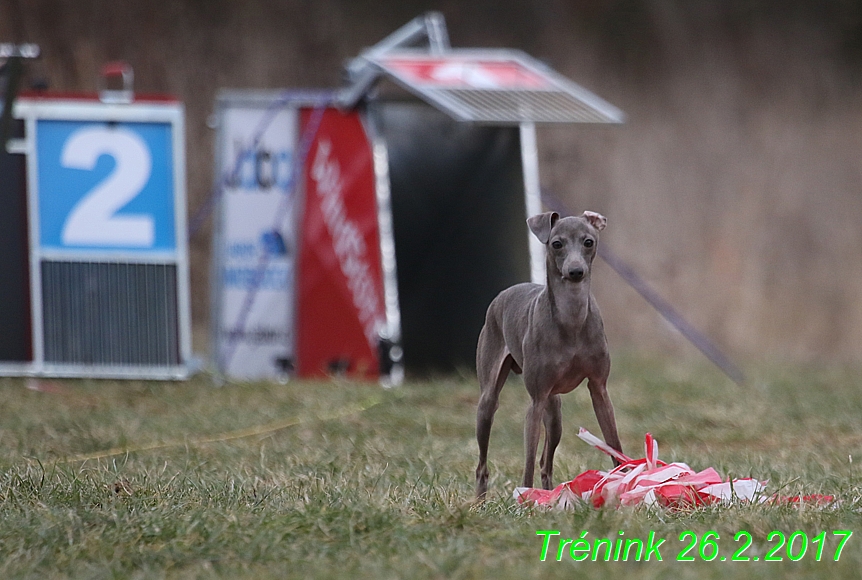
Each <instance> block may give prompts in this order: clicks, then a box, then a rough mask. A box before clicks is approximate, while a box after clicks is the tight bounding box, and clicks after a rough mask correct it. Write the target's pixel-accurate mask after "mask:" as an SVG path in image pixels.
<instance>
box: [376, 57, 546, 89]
mask: <svg viewBox="0 0 862 580" xmlns="http://www.w3.org/2000/svg"><path fill="white" fill-rule="evenodd" d="M380 64H382V65H383V66H384V67H385V68H386V69H387V70H388V71H389V72H390V73H392V74H394V75H395V76H397V77H400V78H401V79H402V80H403V81H406V82H408V83H410V84H413V85H416V86H421V87H427V88H439V89H480V90H499V89H506V90H542V89H550V88H553V85H552V83H551V82H549V81H548V79H546V78H545V77H544V76H542V75H541V74H539V73H537V72H534V71H533V70H531V69H529V68H527V67H526V66H524V65H523V64H521V63H520V62H518V61H516V60H511V59H505V60H495V59H487V58H485V59H483V58H467V57H462V56H459V57H456V58H434V57H424V56H416V57H403V56H398V57H390V58H385V57H384V58H382V59H380Z"/></svg>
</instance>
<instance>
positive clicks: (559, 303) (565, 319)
mask: <svg viewBox="0 0 862 580" xmlns="http://www.w3.org/2000/svg"><path fill="white" fill-rule="evenodd" d="M546 271H547V278H546V282H545V284H546V286H545V294H546V295H547V298H548V302H549V303H550V311H551V315H552V316H553V317H554V319H555V320H556V321H557V323H558V324H559V325H560V326H563V327H566V328H570V329H572V330H578V329H580V328H582V327H583V326H584V324H586V322H587V318H588V317H589V314H590V274H589V272H588V273H587V276H586V277H585V278H584V279H583V280H582V281H580V282H572V281H570V280H565V279H563V276H562V274H560V272H558V271H557V269H556V267H555V266H554V264H553V263H552V262H551V261H550V260H549V261H548V263H547V264H546Z"/></svg>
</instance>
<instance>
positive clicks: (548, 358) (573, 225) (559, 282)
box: [476, 211, 622, 498]
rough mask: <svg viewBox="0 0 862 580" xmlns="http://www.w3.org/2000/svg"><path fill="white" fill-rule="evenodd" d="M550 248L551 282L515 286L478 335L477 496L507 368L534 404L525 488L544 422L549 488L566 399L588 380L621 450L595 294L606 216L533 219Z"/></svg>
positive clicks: (484, 485) (527, 432) (527, 433)
mask: <svg viewBox="0 0 862 580" xmlns="http://www.w3.org/2000/svg"><path fill="white" fill-rule="evenodd" d="M527 224H528V225H529V227H530V230H531V231H532V232H533V234H534V235H535V236H536V237H537V238H538V239H539V240H540V241H541V242H542V243H543V244H545V246H546V252H547V258H546V269H547V283H546V284H545V285H544V286H543V285H541V284H529V283H526V284H517V285H515V286H512V287H510V288H507V289H506V290H503V291H502V292H501V293H500V294H499V295H497V297H496V298H495V299H494V300H493V301H492V302H491V305H490V306H489V307H488V313H487V315H486V317H485V325H484V326H483V327H482V332H481V333H480V334H479V344H478V347H477V349H476V369H477V373H478V375H479V386H480V389H481V394H480V397H479V406H478V409H477V412H476V439H477V441H478V443H479V465H478V466H477V467H476V497H478V498H483V497H484V496H485V494H486V492H487V491H488V463H487V462H488V441H489V439H490V436H491V424H492V423H493V422H494V413H495V412H496V411H497V407H498V406H499V402H498V401H499V396H500V390H501V389H502V388H503V384H504V383H505V382H506V377H507V376H508V375H509V371H514V372H515V373H518V374H521V373H523V376H524V385H525V386H526V388H527V392H528V393H529V394H530V398H531V399H532V402H531V403H530V406H529V408H528V409H527V418H526V422H525V424H524V450H525V453H526V461H525V463H524V478H523V482H522V485H523V487H533V475H534V471H535V464H536V448H537V446H538V444H539V435H540V434H541V433H540V431H541V426H542V422H544V425H545V447H544V450H543V451H542V458H541V460H540V466H541V472H542V487H544V488H545V489H551V487H552V479H553V472H554V451H555V450H556V448H557V445H558V444H559V442H560V437H561V435H562V414H561V407H560V395H561V394H564V393H568V392H570V391H572V390H573V389H574V388H575V387H577V386H578V385H579V384H581V382H582V381H583V380H584V379H587V380H588V383H587V384H588V387H589V390H590V397H591V399H592V401H593V409H594V411H595V413H596V418H597V419H598V422H599V427H600V428H601V430H602V435H603V436H604V438H605V442H606V443H608V445H610V446H611V447H613V448H614V449H617V450H619V451H622V446H621V445H620V440H619V436H618V435H617V426H616V421H615V419H614V408H613V405H612V404H611V400H610V397H609V396H608V392H607V380H608V373H609V372H610V368H611V361H610V357H609V356H608V345H607V339H606V338H605V331H604V325H603V324H602V318H601V314H600V313H599V308H598V306H597V304H596V301H595V299H594V298H593V295H592V293H591V292H590V270H591V268H592V264H593V259H594V258H595V256H596V250H597V248H598V243H599V232H600V231H601V230H603V229H604V228H605V226H606V225H607V219H606V218H605V217H604V216H602V215H601V214H598V213H595V212H590V211H587V212H584V214H583V215H581V216H579V217H566V218H562V219H560V216H559V215H558V214H557V213H556V212H548V213H543V214H540V215H536V216H533V217H531V218H530V219H528V220H527Z"/></svg>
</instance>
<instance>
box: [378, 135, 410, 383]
mask: <svg viewBox="0 0 862 580" xmlns="http://www.w3.org/2000/svg"><path fill="white" fill-rule="evenodd" d="M372 151H373V155H374V178H375V189H376V193H377V227H378V231H379V233H380V260H381V265H382V266H383V301H384V307H385V312H386V329H385V331H384V332H383V333H381V338H383V339H385V340H388V341H389V342H390V343H391V344H392V348H391V350H390V353H389V354H390V357H391V359H392V370H391V372H390V373H389V377H388V379H386V382H385V386H397V385H400V384H401V382H402V381H403V380H404V363H403V351H402V348H401V308H400V305H399V302H398V272H397V270H396V266H395V232H394V229H393V225H392V199H391V195H390V194H391V190H390V187H389V152H388V150H387V148H386V144H385V142H384V141H383V139H380V138H378V137H374V138H373V140H372Z"/></svg>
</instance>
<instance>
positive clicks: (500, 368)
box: [476, 329, 515, 499]
mask: <svg viewBox="0 0 862 580" xmlns="http://www.w3.org/2000/svg"><path fill="white" fill-rule="evenodd" d="M486 334H487V333H486V329H483V330H482V335H481V336H480V338H479V342H480V345H481V344H482V343H483V342H486V340H487V336H486ZM486 346H487V344H486ZM480 353H484V355H485V356H483V354H480V355H479V357H478V358H477V365H476V366H477V367H478V371H479V372H478V375H479V387H480V389H481V393H480V395H479V405H478V407H477V409H476V441H477V443H478V444H479V465H478V466H476V497H477V498H479V499H481V498H484V497H485V493H486V492H487V491H488V442H489V440H490V438H491V426H492V425H493V423H494V413H496V412H497V407H498V406H499V404H500V402H499V401H500V391H501V390H502V389H503V385H504V384H505V382H506V377H508V376H509V371H510V370H512V367H513V365H514V364H515V361H514V359H513V358H512V355H511V354H509V353H508V351H505V350H504V352H503V357H502V360H499V359H498V360H496V361H495V360H493V359H491V360H488V359H489V357H487V356H486V355H487V354H488V351H487V350H486V351H482V350H481V348H480Z"/></svg>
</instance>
